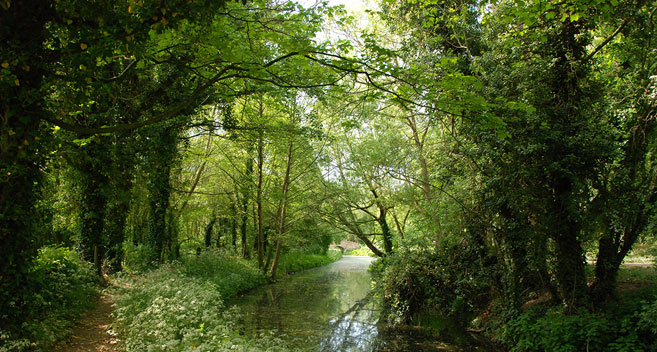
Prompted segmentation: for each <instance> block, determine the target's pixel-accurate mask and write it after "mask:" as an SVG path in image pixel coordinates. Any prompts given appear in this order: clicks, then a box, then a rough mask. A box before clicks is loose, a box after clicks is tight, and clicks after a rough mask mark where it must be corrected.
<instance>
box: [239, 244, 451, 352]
mask: <svg viewBox="0 0 657 352" xmlns="http://www.w3.org/2000/svg"><path fill="white" fill-rule="evenodd" d="M371 262H372V258H369V257H356V256H345V257H343V258H342V259H341V260H339V261H337V262H335V263H333V264H330V265H327V266H323V267H320V268H314V269H311V270H306V271H303V272H300V273H297V274H295V275H292V276H291V277H289V278H286V279H284V280H281V281H280V282H278V283H275V284H272V285H268V286H265V287H261V288H259V289H257V290H254V291H251V292H249V293H248V294H246V295H243V296H241V297H237V298H236V299H234V300H232V301H231V302H230V304H231V305H237V306H238V307H239V308H240V310H241V311H242V314H243V317H242V320H241V322H240V324H241V329H242V330H243V332H244V333H245V334H247V335H250V336H256V335H258V334H259V333H263V332H274V333H275V334H276V335H278V336H280V337H282V338H283V339H286V340H288V341H290V342H293V344H294V345H296V346H299V345H303V346H306V347H307V348H308V350H311V351H320V352H329V351H331V352H333V351H344V352H351V351H354V352H355V351H359V352H360V351H364V352H367V351H414V352H422V351H460V350H461V349H460V348H458V347H456V346H453V345H450V344H447V343H444V342H441V341H440V340H439V339H438V338H437V337H434V336H431V334H429V333H428V332H427V331H424V330H421V329H418V328H412V327H405V328H404V327H395V328H393V327H390V326H388V325H387V324H385V323H384V322H382V321H380V319H379V317H380V313H381V311H380V309H379V305H378V303H377V301H376V299H375V298H374V297H373V294H372V291H371V281H370V274H369V273H368V272H367V268H368V266H369V265H370V263H371Z"/></svg>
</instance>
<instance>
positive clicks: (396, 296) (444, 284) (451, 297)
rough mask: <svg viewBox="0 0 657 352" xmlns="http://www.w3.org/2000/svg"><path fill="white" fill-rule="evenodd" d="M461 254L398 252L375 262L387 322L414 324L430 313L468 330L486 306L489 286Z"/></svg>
mask: <svg viewBox="0 0 657 352" xmlns="http://www.w3.org/2000/svg"><path fill="white" fill-rule="evenodd" d="M446 253H450V254H446ZM459 253H461V254H462V252H460V251H456V250H454V251H451V252H450V251H444V252H443V251H440V252H429V251H427V252H411V251H398V252H396V253H394V254H392V255H389V256H387V257H385V258H383V259H382V260H378V261H376V262H374V263H373V264H372V266H371V271H372V272H373V277H374V281H375V289H376V291H377V292H378V294H379V295H380V296H381V297H382V298H383V306H384V311H385V312H386V315H387V318H388V320H389V321H390V322H393V323H401V322H411V321H412V320H413V317H414V316H416V315H417V314H418V313H419V312H426V311H427V310H429V311H435V312H437V313H439V315H444V316H448V317H451V318H454V319H455V320H456V321H457V322H458V323H459V324H461V325H462V326H467V325H468V324H469V323H470V321H471V320H472V319H473V318H474V317H475V315H476V314H477V313H478V312H479V311H480V310H481V309H482V308H484V307H485V306H486V305H487V303H488V301H489V299H488V294H489V287H490V284H489V282H488V280H487V279H486V276H485V275H484V274H482V272H483V270H478V266H477V260H475V259H472V258H470V257H468V256H465V255H464V256H463V257H459Z"/></svg>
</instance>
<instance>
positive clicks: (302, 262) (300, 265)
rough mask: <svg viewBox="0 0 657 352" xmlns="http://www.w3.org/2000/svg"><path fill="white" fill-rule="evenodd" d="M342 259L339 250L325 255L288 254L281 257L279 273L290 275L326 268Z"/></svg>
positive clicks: (330, 251)
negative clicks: (319, 267)
mask: <svg viewBox="0 0 657 352" xmlns="http://www.w3.org/2000/svg"><path fill="white" fill-rule="evenodd" d="M340 258H342V253H341V252H340V251H338V250H329V251H327V252H326V254H325V255H322V254H307V253H299V252H291V253H286V254H284V255H282V256H281V262H280V264H279V270H280V271H279V273H281V274H290V273H294V272H297V271H302V270H307V269H311V268H315V267H318V266H324V265H328V264H331V263H333V262H335V261H337V260H340Z"/></svg>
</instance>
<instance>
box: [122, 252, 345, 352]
mask: <svg viewBox="0 0 657 352" xmlns="http://www.w3.org/2000/svg"><path fill="white" fill-rule="evenodd" d="M329 253H330V254H327V255H324V256H322V255H309V254H302V253H290V254H287V255H285V256H283V257H282V258H281V264H280V270H281V271H280V273H290V272H294V271H299V270H304V269H309V268H311V267H315V266H320V265H326V264H329V263H331V262H333V261H335V260H337V259H339V257H340V256H341V255H340V254H339V253H337V254H335V253H332V252H329ZM266 282H268V280H267V279H266V277H265V276H264V275H263V274H262V272H261V271H260V270H258V269H257V267H255V266H254V264H253V262H249V261H245V260H243V259H241V258H236V257H230V256H225V255H222V254H220V253H218V252H214V251H208V252H204V253H202V254H201V255H200V256H190V257H187V258H184V259H183V260H182V261H181V262H179V263H175V264H168V265H163V266H161V267H159V268H157V269H155V270H152V271H148V272H145V273H143V274H141V275H137V276H133V277H124V278H122V279H119V280H117V284H118V286H120V287H123V288H122V289H119V292H118V295H119V298H118V300H117V302H116V306H115V311H114V315H115V320H116V324H117V326H118V327H119V331H120V335H121V339H122V340H123V343H124V345H123V346H124V348H125V350H127V351H137V350H138V351H224V350H225V351H236V350H237V351H294V350H295V347H294V346H288V345H286V344H285V343H284V342H283V341H282V340H280V339H277V338H276V337H274V336H260V337H258V338H257V339H253V338H249V337H245V336H241V335H240V334H239V333H238V332H237V329H236V327H235V324H236V323H235V322H236V321H237V319H238V318H239V314H240V313H239V311H238V310H237V309H233V308H229V307H227V306H226V305H225V304H224V303H223V302H225V301H226V300H228V299H229V298H230V297H232V296H234V295H236V294H238V293H240V292H244V291H247V290H250V289H252V288H254V287H257V286H260V285H263V284H264V283H266Z"/></svg>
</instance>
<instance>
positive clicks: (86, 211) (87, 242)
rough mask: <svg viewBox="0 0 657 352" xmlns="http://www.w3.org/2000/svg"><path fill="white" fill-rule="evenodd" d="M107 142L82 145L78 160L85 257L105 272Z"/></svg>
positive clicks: (81, 228) (82, 248) (82, 247)
mask: <svg viewBox="0 0 657 352" xmlns="http://www.w3.org/2000/svg"><path fill="white" fill-rule="evenodd" d="M108 156H109V148H107V143H106V141H103V140H95V141H93V142H91V143H89V144H87V145H84V146H82V147H81V148H80V153H79V160H76V161H74V165H75V166H76V168H77V169H78V172H79V175H80V179H79V182H80V188H81V189H80V209H79V210H80V212H79V217H80V241H79V247H80V251H81V253H82V257H83V258H84V259H85V260H86V261H89V262H92V263H94V265H95V268H96V271H97V272H98V274H101V264H102V261H103V259H104V258H103V257H104V253H105V245H106V243H107V241H105V239H104V236H103V234H104V233H105V215H106V207H107V204H108V197H107V194H108V185H109V177H108V176H107V174H106V171H107V170H106V168H107V166H108V164H109V163H110V161H109V158H108Z"/></svg>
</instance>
